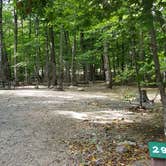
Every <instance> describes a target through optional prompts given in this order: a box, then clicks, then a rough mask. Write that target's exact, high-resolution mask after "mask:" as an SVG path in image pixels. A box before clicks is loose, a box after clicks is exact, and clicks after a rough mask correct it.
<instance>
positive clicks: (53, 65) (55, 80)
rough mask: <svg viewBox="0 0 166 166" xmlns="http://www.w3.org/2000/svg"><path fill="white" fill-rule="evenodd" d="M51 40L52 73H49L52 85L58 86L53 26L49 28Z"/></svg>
mask: <svg viewBox="0 0 166 166" xmlns="http://www.w3.org/2000/svg"><path fill="white" fill-rule="evenodd" d="M49 38H50V65H51V66H50V71H49V81H50V83H49V84H50V85H52V86H56V85H57V77H56V60H55V41H54V29H53V26H51V27H50V28H49Z"/></svg>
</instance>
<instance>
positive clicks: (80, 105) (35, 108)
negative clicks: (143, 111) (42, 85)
mask: <svg viewBox="0 0 166 166" xmlns="http://www.w3.org/2000/svg"><path fill="white" fill-rule="evenodd" d="M108 101H110V98H109V96H108V95H106V94H104V93H101V94H100V93H90V92H78V91H75V92H71V91H64V92H59V91H53V90H46V89H40V90H35V89H24V90H21V89H18V90H1V91H0V166H67V165H70V163H72V161H71V160H70V156H69V155H68V147H67V143H66V142H67V140H69V139H70V138H72V137H73V136H74V135H76V134H77V133H78V132H80V130H81V128H79V127H78V126H79V123H80V121H82V120H85V119H90V120H94V121H95V120H96V121H98V122H99V121H100V122H106V121H110V120H111V119H115V118H117V119H118V118H122V117H123V118H125V114H123V115H122V114H121V112H120V111H121V108H122V106H121V105H120V103H117V101H114V100H111V101H112V104H111V105H110V103H109V102H108ZM115 103H116V105H115ZM118 107H119V110H118V113H116V112H114V114H111V112H110V110H109V109H110V108H111V109H112V110H113V109H115V108H116V109H117V108H118ZM124 108H125V106H124V105H123V109H124ZM122 111H123V110H122ZM113 115H114V116H113ZM131 117H132V119H133V118H134V115H133V114H132V115H129V114H126V120H129V121H131ZM136 118H137V119H138V115H137V117H136Z"/></svg>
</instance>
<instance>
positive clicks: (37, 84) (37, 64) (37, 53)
mask: <svg viewBox="0 0 166 166" xmlns="http://www.w3.org/2000/svg"><path fill="white" fill-rule="evenodd" d="M35 37H36V45H37V46H36V56H35V66H34V67H35V79H36V88H39V52H40V47H39V19H38V18H36V20H35Z"/></svg>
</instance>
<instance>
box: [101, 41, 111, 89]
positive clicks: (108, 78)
mask: <svg viewBox="0 0 166 166" xmlns="http://www.w3.org/2000/svg"><path fill="white" fill-rule="evenodd" d="M103 57H104V71H105V81H106V84H107V87H108V88H111V89H112V74H111V68H110V62H109V56H108V42H107V40H104V56H103Z"/></svg>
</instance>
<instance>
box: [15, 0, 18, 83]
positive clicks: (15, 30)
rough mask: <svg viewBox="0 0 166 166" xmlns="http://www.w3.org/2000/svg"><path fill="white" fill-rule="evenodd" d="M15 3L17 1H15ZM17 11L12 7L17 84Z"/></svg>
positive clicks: (16, 79) (16, 80) (16, 81)
mask: <svg viewBox="0 0 166 166" xmlns="http://www.w3.org/2000/svg"><path fill="white" fill-rule="evenodd" d="M16 2H17V1H16ZM17 20H18V17H17V10H16V8H15V7H14V81H15V84H16V85H17V84H18V78H17V45H18V23H17Z"/></svg>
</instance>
